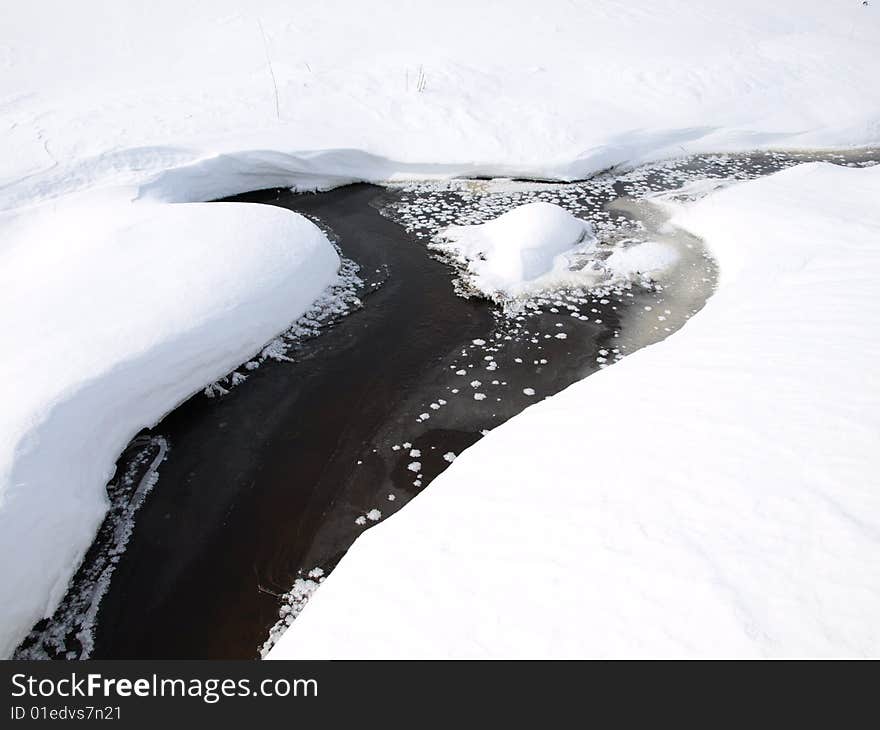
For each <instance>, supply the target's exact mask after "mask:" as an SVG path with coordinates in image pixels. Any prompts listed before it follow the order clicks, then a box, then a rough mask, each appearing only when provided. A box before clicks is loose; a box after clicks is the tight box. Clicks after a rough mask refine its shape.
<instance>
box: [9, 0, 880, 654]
mask: <svg viewBox="0 0 880 730" xmlns="http://www.w3.org/2000/svg"><path fill="white" fill-rule="evenodd" d="M875 5H876V4H871V5H870V6H868V7H863V6H862V5H861V4H859V3H855V2H853V3H849V2H847V3H843V2H833V3H832V2H828V1H827V0H779V1H778V2H775V3H773V4H772V5H768V4H767V3H766V2H764V1H763V0H742V1H741V2H737V3H735V4H732V3H728V2H725V1H724V0H704V1H703V2H701V3H699V7H698V8H696V9H695V8H694V7H692V6H691V5H689V6H688V7H687V8H683V7H682V5H681V3H678V2H674V1H673V0H650V1H649V0H630V1H629V2H626V3H621V2H619V1H618V0H594V1H592V2H590V3H577V4H572V3H568V2H564V1H563V0H548V2H545V3H542V4H541V5H540V7H538V6H536V5H535V4H534V3H532V2H529V1H528V0H511V1H509V2H503V3H501V2H484V3H479V4H477V5H475V4H473V3H470V2H464V0H456V1H455V2H449V3H443V4H435V5H433V6H429V5H427V4H418V5H416V4H411V3H409V2H406V0H389V1H388V2H383V3H381V4H378V5H376V4H373V5H369V4H364V3H355V2H352V0H330V1H328V2H322V3H313V4H310V5H301V4H296V5H294V4H291V3H290V2H287V1H286V0H254V1H253V2H248V3H244V2H242V0H213V1H212V2H210V3H204V2H197V3H179V2H177V1H176V0H151V2H144V1H142V0H131V2H125V3H112V4H107V3H104V2H100V0H82V1H81V2H77V3H69V2H63V1H62V0H46V1H44V2H40V3H30V4H28V3H24V4H22V3H17V4H15V6H14V8H12V9H8V10H7V11H6V12H4V15H3V23H2V24H0V129H3V130H4V131H3V139H4V141H5V143H6V144H5V146H4V150H3V155H2V164H0V258H2V259H3V268H2V274H0V275H2V276H3V282H2V283H3V284H4V291H3V292H2V293H0V297H3V300H2V303H3V304H4V305H5V306H4V308H3V332H4V335H5V342H6V343H7V348H6V352H5V353H4V358H3V361H4V365H3V368H4V369H3V371H2V372H0V376H2V377H3V382H6V383H12V384H14V388H12V391H13V392H12V394H11V395H10V396H8V397H6V398H4V412H3V413H2V415H0V500H2V501H0V526H4V530H5V526H8V525H27V526H30V525H34V528H33V531H32V533H29V534H28V535H26V536H25V537H24V538H22V539H23V540H24V542H22V543H21V545H20V546H18V547H17V548H16V551H15V554H16V555H26V556H30V557H28V558H26V559H23V560H21V561H19V562H17V564H16V565H11V566H5V567H4V568H3V569H2V570H3V571H5V572H2V573H0V578H2V579H3V580H2V585H3V588H2V589H0V591H2V592H0V606H2V609H0V654H3V655H6V654H8V653H9V650H10V648H11V647H12V646H13V645H14V644H15V642H16V641H17V639H18V638H21V636H22V635H23V633H24V632H25V631H26V630H27V629H28V628H29V626H27V625H26V624H27V623H28V622H29V621H32V620H33V619H34V618H35V617H40V616H43V615H47V614H49V613H51V612H52V609H53V608H54V605H55V604H56V602H57V599H58V597H59V596H60V595H61V593H62V592H63V590H64V585H65V583H66V581H67V578H69V575H70V572H71V571H72V569H73V568H74V567H75V564H76V562H77V560H78V559H79V556H81V555H82V551H83V549H84V546H85V545H86V544H87V542H88V536H89V533H90V532H93V531H94V527H95V525H96V524H97V522H98V521H99V520H100V515H101V513H102V511H103V509H104V507H103V504H104V500H103V497H102V490H103V483H104V482H105V481H106V479H107V478H108V476H109V474H110V472H111V470H112V462H113V458H115V456H116V455H117V454H118V452H119V450H120V448H121V447H122V445H123V444H124V443H125V440H126V439H127V438H128V436H130V435H131V434H132V433H134V432H135V431H137V429H138V428H140V426H142V425H145V424H149V423H153V422H155V421H156V420H157V419H158V418H159V417H160V416H161V415H162V413H164V412H165V411H166V410H167V409H168V408H171V407H173V406H174V404H175V403H177V402H179V401H180V400H181V399H183V398H185V397H186V396H187V395H189V394H190V393H191V392H193V391H194V390H196V389H198V388H201V387H206V386H209V387H210V386H211V383H212V381H213V380H215V379H216V378H218V377H220V376H222V375H223V374H224V373H225V372H227V371H228V370H229V369H231V368H232V367H234V366H236V365H237V364H238V363H239V362H241V360H242V359H244V358H247V357H249V356H250V355H253V354H254V353H255V352H256V349H258V348H259V346H260V345H261V344H264V343H265V342H266V340H268V339H270V338H271V337H272V336H273V335H274V334H277V333H278V332H279V331H280V330H282V329H283V328H284V327H286V325H287V324H289V323H290V321H291V320H292V319H294V318H296V317H297V316H298V314H299V313H301V312H302V309H303V307H305V306H308V305H307V300H309V299H310V298H312V299H313V298H314V297H316V296H318V294H319V292H320V290H321V289H322V288H323V287H325V286H326V285H327V283H328V281H329V279H330V277H331V275H330V271H329V270H330V268H332V266H331V263H332V264H333V265H335V260H333V255H332V251H331V250H330V249H329V247H328V246H327V245H326V242H324V241H323V239H320V245H319V243H318V239H315V238H314V237H313V236H314V231H313V229H312V228H310V227H308V226H306V225H305V224H304V222H302V221H301V220H300V219H298V218H297V217H296V216H294V215H293V214H290V213H284V212H282V211H272V210H269V209H260V210H256V209H253V208H251V207H249V206H244V205H234V206H233V205H230V206H220V205H215V206H210V207H205V206H199V205H181V204H189V203H197V202H199V201H204V200H209V199H213V198H217V197H222V196H224V195H229V194H233V193H238V192H242V191H244V190H253V189H258V188H266V187H272V186H287V185H290V186H296V187H298V188H301V189H314V188H319V187H328V186H333V185H338V184H342V183H345V182H348V181H353V180H390V179H397V180H401V179H415V178H448V177H452V176H463V175H467V176H475V175H494V176H507V177H528V176H531V177H542V178H548V179H574V178H579V177H583V176H585V175H588V174H590V173H592V172H595V171H598V170H602V169H606V168H609V167H612V166H617V165H633V164H637V163H639V162H643V161H647V160H655V159H660V158H664V157H669V156H673V155H675V156H677V155H680V154H683V153H696V152H701V151H727V150H743V149H754V148H768V147H789V148H795V147H808V146H826V147H834V146H843V145H851V144H858V145H866V144H871V143H877V142H878V141H880V124H878V115H877V109H878V107H880V85H878V84H877V83H876V79H877V77H878V71H880V54H878V53H877V40H876V39H877V37H878V31H880V14H878V12H877V10H878V9H877V7H875ZM261 27H262V29H263V30H264V31H265V33H263V32H261ZM437 38H441V39H443V40H442V43H437V42H435V41H436V39H437ZM340 49H344V52H342V53H341V52H340ZM522 49H528V53H523V52H522ZM621 49H625V51H624V52H622V51H621ZM172 204H174V205H172ZM282 241H284V242H285V244H286V245H281V242H282ZM309 250H313V254H314V255H313V256H312V258H314V261H307V259H308V258H309V256H307V253H308V251H309ZM538 263H541V261H540V260H539V262H538ZM310 267H315V270H312V269H311V268H310ZM524 268H527V269H529V270H531V264H530V263H528V262H526V264H524ZM89 299H91V301H89ZM175 303H177V305H178V306H174V304H175ZM138 304H140V305H141V306H138ZM245 312H247V313H249V314H250V316H252V319H253V321H252V322H250V321H249V322H248V325H247V327H245V326H244V324H243V319H242V316H243V315H244V313H245ZM260 338H263V341H262V342H258V340H259V339H260ZM264 352H267V353H268V354H271V353H272V352H276V351H275V350H272V346H271V345H270V348H269V349H268V350H267V351H264ZM278 356H279V357H283V352H280V353H278ZM252 367H255V365H251V364H248V365H246V366H245V369H248V370H249V369H251V368H252ZM240 379H241V378H240V377H235V376H234V377H233V380H236V381H239V380H240ZM245 387H246V386H245ZM211 392H222V391H218V390H217V388H216V387H212V388H211ZM429 417H430V416H429V414H427V413H425V414H422V415H420V417H419V420H420V421H424V420H427V419H428V418H429ZM86 436H88V438H86ZM459 461H460V460H457V461H456V464H458V463H459ZM62 469H63V470H64V471H63V476H64V479H63V480H61V481H58V480H57V479H56V477H57V475H58V474H61V473H62V472H61V471H60V470H62ZM21 470H24V471H21ZM31 470H33V471H31ZM37 475H39V477H40V480H41V481H39V482H38V481H34V480H35V479H36V478H37ZM50 505H51V506H50ZM65 515H66V519H65V518H64V516H65ZM56 528H57V529H56ZM19 534H25V533H24V532H23V531H21V530H17V529H16V530H15V531H13V532H12V533H10V534H7V533H6V532H5V531H4V533H3V537H2V538H0V539H2V540H3V542H2V543H0V547H3V548H8V546H9V545H10V544H12V542H14V540H15V539H16V536H17V535H19ZM29 550H30V551H31V552H30V553H29V552H28V551H29ZM7 554H11V553H9V552H7ZM31 558H32V559H31ZM25 576H31V578H29V580H28V582H27V583H26V584H25V583H22V580H24V577H25Z"/></svg>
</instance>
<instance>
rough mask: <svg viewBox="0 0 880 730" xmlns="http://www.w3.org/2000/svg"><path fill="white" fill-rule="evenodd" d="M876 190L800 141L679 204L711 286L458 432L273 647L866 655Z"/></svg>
mask: <svg viewBox="0 0 880 730" xmlns="http://www.w3.org/2000/svg"><path fill="white" fill-rule="evenodd" d="M878 200H880V166H877V167H872V168H867V169H848V168H845V167H834V166H830V165H824V164H813V165H804V166H800V167H796V168H793V169H791V170H788V171H785V172H782V173H778V174H776V175H773V176H770V177H767V178H764V179H761V180H756V181H752V182H746V183H741V184H737V185H734V186H731V187H729V188H727V189H725V190H722V191H721V192H718V193H715V194H712V195H710V196H708V197H707V198H705V199H704V200H702V201H700V202H698V203H695V204H693V206H691V207H688V208H684V209H683V210H679V212H678V215H677V217H676V218H674V219H673V220H674V221H677V223H678V225H681V226H683V227H685V228H686V229H688V230H689V231H691V232H693V233H694V234H696V235H700V236H701V237H703V238H704V240H705V241H706V242H707V244H708V245H709V247H710V248H711V250H712V252H713V253H714V254H715V256H716V257H717V259H718V261H719V264H720V271H721V276H720V285H719V289H718V291H717V293H716V294H715V295H714V296H713V297H712V298H711V299H710V300H709V302H708V303H707V305H706V306H705V308H704V309H703V310H701V311H700V312H699V313H698V314H697V315H696V316H695V317H694V318H693V319H692V320H691V321H690V322H688V324H687V325H685V327H684V328H683V329H682V330H680V331H679V332H677V333H676V334H674V335H673V336H671V337H670V338H668V339H667V340H665V341H663V342H661V343H659V344H656V345H653V346H651V347H649V348H646V349H644V350H641V351H639V352H637V353H635V354H634V355H632V356H630V357H627V358H625V359H624V360H622V361H621V362H619V363H618V364H616V365H615V366H614V367H613V368H609V369H607V370H603V371H601V372H599V373H597V374H595V375H593V376H591V377H589V378H588V379H586V380H584V381H582V382H580V383H577V384H576V385H573V386H571V387H570V388H568V389H566V390H564V391H563V392H561V393H560V394H558V395H556V396H553V397H552V398H549V399H546V400H543V401H541V402H540V403H538V404H536V405H534V406H532V407H531V408H529V409H527V410H526V411H524V412H523V413H522V414H521V415H519V416H517V417H516V418H513V419H512V420H510V421H508V422H507V423H505V424H504V425H502V426H500V427H498V428H495V429H493V430H492V431H491V432H490V433H488V434H487V435H486V438H484V439H482V440H481V441H480V442H478V443H477V444H475V445H474V446H472V447H471V448H469V449H468V450H467V451H465V452H464V453H463V454H461V455H460V456H459V457H458V458H457V459H456V460H455V462H454V463H453V464H451V465H450V467H449V469H447V470H446V471H445V472H444V473H443V474H441V475H440V476H439V477H438V478H437V479H436V480H435V481H434V482H433V483H432V484H431V486H430V487H429V488H428V489H427V490H426V491H425V493H424V494H422V495H421V496H420V497H419V499H416V500H414V501H413V502H411V503H410V504H409V505H407V507H406V509H404V510H402V511H401V512H399V513H397V514H395V515H393V516H392V517H391V518H390V519H388V520H385V521H384V522H382V523H381V524H379V525H378V526H377V527H376V528H375V529H373V530H370V531H369V532H368V533H366V534H365V535H363V536H361V537H360V538H359V539H358V541H357V542H356V543H355V544H354V546H353V547H352V549H351V550H350V551H349V552H348V554H347V555H346V556H345V557H344V558H343V559H342V561H341V562H340V563H339V565H338V566H337V568H336V569H335V570H334V572H333V573H332V574H331V575H330V577H329V578H328V580H327V582H326V583H325V584H324V585H323V586H322V587H321V589H320V590H319V591H317V593H316V594H315V596H314V597H313V599H312V601H311V602H310V603H309V606H308V608H307V609H306V610H305V611H304V612H303V614H302V615H301V616H300V618H299V619H298V620H297V621H296V623H295V624H294V625H293V627H292V628H291V629H290V630H289V631H288V633H287V634H285V635H284V637H283V638H282V639H281V641H280V643H279V644H278V645H277V646H276V648H275V650H274V652H273V653H272V657H273V658H276V657H277V658H299V659H304V658H309V659H317V658H337V657H394V658H404V657H597V656H658V655H662V656H699V655H709V656H874V657H876V656H878V655H880V628H878V624H877V616H880V541H878V535H880V489H878V486H880V485H878V479H877V474H878V472H880V461H878V434H880V379H878V369H877V362H878V361H880V329H878V328H877V321H878V320H880V298H878V297H877V281H878V279H880V249H878V241H880V207H878V205H877V201H878ZM597 414H600V417H597ZM591 454H592V455H594V456H595V457H596V458H590V456H589V455H591ZM585 455H587V457H588V458H586V459H585ZM377 566H378V567H377ZM377 570H380V571H381V576H382V580H381V581H377V580H376V575H377ZM352 605H358V606H361V607H365V610H362V611H360V612H358V613H357V614H356V615H354V614H352V612H351V606H352Z"/></svg>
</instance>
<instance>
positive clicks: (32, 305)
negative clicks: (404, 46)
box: [0, 200, 339, 656]
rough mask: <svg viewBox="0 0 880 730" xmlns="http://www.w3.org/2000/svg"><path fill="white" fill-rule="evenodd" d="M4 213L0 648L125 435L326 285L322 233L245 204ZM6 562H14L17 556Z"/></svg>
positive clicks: (0, 252)
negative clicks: (4, 392)
mask: <svg viewBox="0 0 880 730" xmlns="http://www.w3.org/2000/svg"><path fill="white" fill-rule="evenodd" d="M27 213H28V215H27V216H23V218H25V220H20V219H18V218H17V217H16V216H15V215H14V214H13V215H10V214H7V216H5V217H4V220H3V221H2V223H4V224H5V228H4V233H5V234H6V235H5V237H4V239H3V241H2V244H0V311H2V312H3V335H4V340H5V342H6V343H7V344H8V345H9V346H8V347H6V348H5V350H4V354H3V358H2V359H0V381H2V382H4V383H6V384H8V385H10V386H11V385H13V384H14V387H10V388H8V391H7V394H6V395H5V396H4V399H3V408H2V409H0V554H2V555H4V556H6V559H4V560H3V561H0V656H8V655H9V654H10V652H11V651H12V649H13V648H14V647H15V646H16V644H17V643H18V642H19V641H20V640H21V639H22V638H23V637H24V635H25V634H26V633H27V632H28V630H30V628H31V626H32V625H33V624H34V623H35V622H36V621H37V620H39V619H41V618H43V617H45V616H49V615H51V614H52V612H53V611H54V609H55V607H56V606H57V604H58V601H59V600H60V599H61V597H62V596H63V594H64V592H65V589H66V588H67V584H68V581H69V579H70V578H71V576H72V575H73V573H74V571H75V570H76V568H77V566H78V565H79V563H80V561H81V559H82V557H83V555H84V553H85V551H86V549H87V548H88V547H89V545H90V543H91V541H92V539H93V537H94V535H95V531H96V529H97V527H98V526H99V524H100V522H101V520H102V518H103V516H104V513H105V510H106V506H107V498H106V491H105V485H106V484H107V482H108V480H109V479H110V478H111V477H112V475H113V472H114V468H115V461H116V459H117V457H118V456H119V454H120V452H121V451H122V449H123V448H124V447H125V446H126V444H127V443H128V442H129V441H130V440H131V438H132V437H133V436H134V435H135V434H136V433H137V432H138V431H139V430H140V429H141V428H143V427H147V426H152V425H154V424H155V423H156V422H157V421H158V420H159V419H161V417H162V416H163V415H164V414H165V413H167V412H168V411H170V410H172V409H173V408H174V407H175V406H177V405H178V404H179V403H181V402H182V401H183V400H185V399H186V398H188V397H189V396H190V395H192V394H193V393H194V392H196V391H198V390H200V389H201V388H203V387H204V386H205V385H206V384H207V383H210V382H212V381H214V380H216V379H217V378H219V377H221V376H223V375H225V374H226V373H228V372H229V371H230V370H231V369H233V368H234V367H236V366H237V365H239V364H240V363H242V362H243V361H245V360H247V359H248V358H249V357H251V356H252V355H254V354H255V353H256V352H258V351H259V350H260V348H261V347H262V346H263V345H264V344H265V343H266V342H267V341H268V340H270V339H271V338H272V337H273V336H274V335H276V334H277V333H279V332H280V331H282V330H284V329H285V327H286V326H287V325H289V324H290V323H291V321H292V320H295V319H296V318H297V317H299V316H300V315H301V314H302V313H303V312H304V311H305V310H306V309H307V308H308V307H309V306H310V305H311V303H312V301H313V300H314V299H316V298H317V297H318V296H319V295H320V294H321V292H322V291H323V290H324V289H325V288H326V287H327V286H328V285H330V284H332V283H333V282H334V281H335V278H336V272H337V269H338V267H339V258H338V256H337V254H336V252H335V250H334V249H333V247H332V245H331V244H330V243H329V241H327V239H326V238H325V236H324V234H323V233H321V231H320V230H319V229H318V228H317V227H316V226H315V225H314V224H312V223H311V222H310V221H308V220H306V219H305V218H303V217H302V216H299V215H297V214H295V213H292V212H290V211H287V210H284V209H281V208H274V207H270V206H264V205H249V204H241V203H211V204H207V203H204V204H181V205H150V204H141V205H137V206H132V205H130V204H123V205H121V206H114V205H110V204H107V202H106V201H104V200H102V201H100V202H99V203H97V204H95V205H93V204H92V203H90V202H89V201H86V200H77V201H74V202H72V203H71V204H69V205H62V204H59V205H57V206H51V210H47V209H46V207H45V206H44V207H43V208H42V209H37V210H31V211H27ZM13 556H14V557H13Z"/></svg>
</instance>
